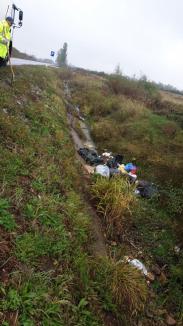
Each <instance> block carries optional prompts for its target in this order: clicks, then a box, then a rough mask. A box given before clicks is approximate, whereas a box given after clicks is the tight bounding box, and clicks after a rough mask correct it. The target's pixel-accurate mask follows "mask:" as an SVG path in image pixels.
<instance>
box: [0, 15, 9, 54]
mask: <svg viewBox="0 0 183 326" xmlns="http://www.w3.org/2000/svg"><path fill="white" fill-rule="evenodd" d="M4 39H7V40H9V43H10V40H11V27H10V26H9V24H8V23H7V21H6V20H3V21H1V22H0V58H3V59H5V58H6V56H7V55H8V52H9V43H8V44H7V45H5V44H3V43H2V42H3V40H4Z"/></svg>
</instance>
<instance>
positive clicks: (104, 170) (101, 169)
mask: <svg viewBox="0 0 183 326" xmlns="http://www.w3.org/2000/svg"><path fill="white" fill-rule="evenodd" d="M95 172H96V173H97V174H100V175H101V176H103V177H106V178H109V176H110V170H109V168H108V166H107V165H101V164H100V165H97V166H96V168H95Z"/></svg>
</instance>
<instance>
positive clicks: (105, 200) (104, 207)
mask: <svg viewBox="0 0 183 326" xmlns="http://www.w3.org/2000/svg"><path fill="white" fill-rule="evenodd" d="M91 191H92V194H93V198H94V199H95V200H96V203H97V211H98V213H100V214H101V215H102V216H103V217H104V221H105V224H106V228H107V233H108V235H109V236H111V237H116V236H118V237H120V236H121V235H122V232H123V231H124V226H125V225H128V226H129V224H130V223H129V219H130V217H131V215H132V210H133V209H134V208H135V206H136V203H137V201H136V198H135V196H134V194H133V192H132V189H131V186H130V184H129V182H128V181H127V180H125V179H124V178H117V179H116V178H113V179H110V180H108V179H106V178H102V177H97V179H96V183H94V184H93V185H92V188H91Z"/></svg>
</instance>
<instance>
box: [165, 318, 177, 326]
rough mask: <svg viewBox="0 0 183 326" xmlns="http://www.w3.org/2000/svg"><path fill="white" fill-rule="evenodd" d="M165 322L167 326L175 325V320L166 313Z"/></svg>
mask: <svg viewBox="0 0 183 326" xmlns="http://www.w3.org/2000/svg"><path fill="white" fill-rule="evenodd" d="M166 323H167V325H169V326H173V325H176V320H175V319H173V318H172V317H171V316H169V315H168V316H167V318H166Z"/></svg>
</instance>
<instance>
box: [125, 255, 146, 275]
mask: <svg viewBox="0 0 183 326" xmlns="http://www.w3.org/2000/svg"><path fill="white" fill-rule="evenodd" d="M128 262H129V264H130V265H132V266H134V267H136V268H137V269H139V271H141V272H142V273H143V274H144V275H145V276H147V274H148V272H147V269H146V267H145V266H144V264H142V263H141V262H140V260H138V259H132V260H131V259H128Z"/></svg>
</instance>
